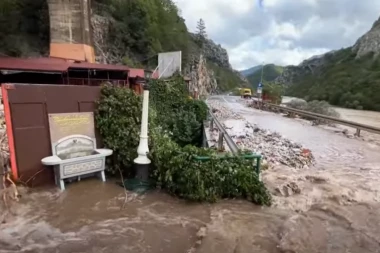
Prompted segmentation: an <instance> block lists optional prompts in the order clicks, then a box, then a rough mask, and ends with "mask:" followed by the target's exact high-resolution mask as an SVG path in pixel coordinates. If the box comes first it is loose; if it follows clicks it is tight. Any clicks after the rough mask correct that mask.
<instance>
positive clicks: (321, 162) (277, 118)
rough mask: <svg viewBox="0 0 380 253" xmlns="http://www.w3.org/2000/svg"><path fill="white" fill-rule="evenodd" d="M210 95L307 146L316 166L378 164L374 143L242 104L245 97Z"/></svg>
mask: <svg viewBox="0 0 380 253" xmlns="http://www.w3.org/2000/svg"><path fill="white" fill-rule="evenodd" d="M210 99H216V100H218V101H220V102H221V103H224V104H225V105H227V106H228V107H230V108H231V109H232V110H234V111H236V112H238V113H240V114H241V115H242V116H244V117H245V119H247V120H248V121H249V122H250V123H251V124H257V125H258V126H259V127H261V128H265V129H269V130H272V131H276V132H279V133H280V134H282V135H283V136H284V137H286V138H289V139H291V140H293V141H296V142H299V143H301V144H302V145H303V146H305V147H307V148H309V149H311V150H312V152H313V153H314V155H315V156H316V158H317V160H318V164H317V165H318V166H321V167H327V166H336V165H344V166H349V167H355V168H358V167H363V166H364V167H365V166H374V165H376V166H380V156H378V153H379V151H380V148H379V146H377V145H374V144H370V143H367V142H364V141H362V140H357V139H349V138H347V137H345V136H344V135H342V134H338V133H334V132H333V131H328V130H326V129H324V128H321V127H315V126H311V124H310V122H307V121H304V120H295V119H289V118H286V117H283V116H281V115H278V114H275V113H271V112H265V111H260V110H256V109H252V108H247V107H246V106H245V105H244V103H245V101H244V100H242V99H240V98H239V97H233V96H213V97H211V98H210Z"/></svg>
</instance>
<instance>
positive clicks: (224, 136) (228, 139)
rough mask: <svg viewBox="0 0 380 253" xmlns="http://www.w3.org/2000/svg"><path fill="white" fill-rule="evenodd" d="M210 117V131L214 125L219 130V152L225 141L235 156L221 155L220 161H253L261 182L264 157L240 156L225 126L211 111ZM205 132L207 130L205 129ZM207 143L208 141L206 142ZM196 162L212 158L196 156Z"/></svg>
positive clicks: (256, 155)
mask: <svg viewBox="0 0 380 253" xmlns="http://www.w3.org/2000/svg"><path fill="white" fill-rule="evenodd" d="M209 116H210V129H214V124H215V125H216V127H217V128H218V130H219V139H218V150H223V141H224V140H225V141H226V143H227V145H228V147H229V149H230V151H231V152H232V153H233V154H234V156H228V155H225V154H223V155H220V156H218V159H221V160H223V159H233V158H236V157H237V156H239V157H240V158H243V159H247V160H252V161H253V163H252V166H253V168H254V170H255V172H256V173H257V175H258V177H259V180H260V181H261V171H260V165H261V159H262V156H261V155H258V154H254V153H252V154H239V148H238V146H237V145H236V143H235V142H234V141H233V140H232V138H231V136H229V135H228V133H227V131H226V129H224V127H223V125H222V124H221V123H220V122H219V120H218V119H217V118H216V117H215V115H213V113H212V112H211V111H209ZM203 129H204V131H205V130H206V129H205V127H204V128H203ZM206 141H207V140H206ZM194 159H195V160H197V161H201V162H206V161H209V160H211V157H208V156H196V157H194Z"/></svg>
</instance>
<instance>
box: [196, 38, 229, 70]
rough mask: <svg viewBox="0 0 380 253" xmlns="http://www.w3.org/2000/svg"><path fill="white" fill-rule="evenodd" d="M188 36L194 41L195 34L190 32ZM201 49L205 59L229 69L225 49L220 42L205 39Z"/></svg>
mask: <svg viewBox="0 0 380 253" xmlns="http://www.w3.org/2000/svg"><path fill="white" fill-rule="evenodd" d="M190 36H191V37H192V39H193V40H194V41H195V40H196V39H197V38H196V35H195V34H193V33H190ZM202 51H203V52H202V53H203V55H204V56H205V57H206V59H208V60H210V61H212V62H214V63H216V64H217V65H218V66H220V67H225V68H230V69H231V64H230V62H229V57H228V53H227V50H226V49H224V48H223V47H222V46H221V45H220V44H216V43H215V42H214V41H212V40H210V39H206V40H205V42H204V45H203V50H202Z"/></svg>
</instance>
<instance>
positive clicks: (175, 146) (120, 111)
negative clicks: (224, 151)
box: [95, 82, 271, 205]
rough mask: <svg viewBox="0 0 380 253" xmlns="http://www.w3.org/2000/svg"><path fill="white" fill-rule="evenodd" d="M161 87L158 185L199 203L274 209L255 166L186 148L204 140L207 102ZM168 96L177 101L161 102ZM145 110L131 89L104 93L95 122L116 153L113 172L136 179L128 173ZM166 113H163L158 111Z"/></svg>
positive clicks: (152, 120)
mask: <svg viewBox="0 0 380 253" xmlns="http://www.w3.org/2000/svg"><path fill="white" fill-rule="evenodd" d="M156 84H157V83H156ZM159 85H162V86H163V87H164V89H162V88H163V87H160V86H157V87H152V89H153V90H154V89H157V91H158V90H160V89H161V92H156V93H155V92H153V93H152V97H151V98H152V101H154V102H152V103H151V105H152V108H150V113H149V137H150V140H149V144H150V145H149V149H150V153H149V157H150V159H151V160H152V165H153V171H152V174H151V176H152V178H153V179H154V180H155V181H156V183H157V186H158V187H161V188H163V189H165V190H167V191H168V192H169V193H171V194H173V195H175V196H178V197H181V198H185V199H189V200H194V201H216V200H218V199H220V198H245V199H248V200H250V201H252V202H254V203H257V204H263V205H270V203H271V196H270V194H269V192H268V191H267V189H266V188H265V185H264V184H263V183H262V182H260V181H259V179H258V176H257V174H256V173H255V171H254V169H253V167H252V161H249V160H243V159H242V158H237V157H233V158H231V159H228V160H225V159H223V160H222V159H218V157H217V155H218V153H217V152H216V151H214V150H212V149H205V148H199V147H196V146H194V145H186V144H189V143H190V144H195V143H196V142H198V138H199V139H201V135H198V134H199V133H200V132H199V131H200V130H201V122H202V121H203V120H204V119H205V118H206V117H207V110H208V108H207V106H205V104H204V102H202V101H194V100H188V99H187V97H186V96H185V95H184V93H183V94H182V96H181V95H180V94H181V93H179V92H178V90H180V89H181V88H179V89H177V88H178V87H176V86H175V85H176V83H172V84H171V85H170V83H160V82H159ZM165 93H171V94H173V97H169V98H170V99H166V100H159V99H160V98H165V97H166V96H165ZM175 94H177V95H175ZM179 97H180V98H181V99H179ZM159 101H160V102H159ZM141 105H142V101H141V98H140V97H139V96H137V95H136V94H135V93H134V92H133V91H131V90H129V89H125V88H117V87H110V86H104V87H103V88H102V95H101V100H100V101H99V106H98V111H97V113H96V117H95V119H96V126H97V128H98V129H99V131H100V134H101V136H102V138H103V141H104V144H105V146H106V147H108V148H111V149H113V150H114V155H113V160H112V163H111V168H110V169H109V172H111V173H113V174H116V173H117V172H118V169H121V170H122V171H123V172H124V174H126V175H127V176H133V173H132V171H131V170H129V168H131V165H132V164H133V159H134V158H136V157H137V146H138V144H139V131H140V117H141V109H142V108H141ZM163 108H165V110H164V111H159V110H161V109H163ZM195 156H209V157H211V160H209V161H206V162H201V161H197V160H195V159H194V157H195Z"/></svg>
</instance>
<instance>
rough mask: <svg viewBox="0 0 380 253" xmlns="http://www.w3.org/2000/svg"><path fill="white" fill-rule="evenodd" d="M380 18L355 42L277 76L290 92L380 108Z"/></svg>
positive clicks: (337, 103) (304, 96)
mask: <svg viewBox="0 0 380 253" xmlns="http://www.w3.org/2000/svg"><path fill="white" fill-rule="evenodd" d="M379 41H380V19H379V20H378V21H376V22H375V23H374V25H373V27H372V29H371V30H370V31H369V32H368V33H366V34H364V35H363V36H362V37H361V38H359V39H358V41H357V42H356V43H355V45H354V46H352V47H349V48H345V49H341V50H337V51H332V52H329V53H327V54H325V55H321V56H315V57H312V58H311V59H308V60H305V61H304V62H303V63H301V64H300V65H299V66H290V67H287V68H286V69H285V70H284V72H283V74H282V75H281V76H280V77H279V78H277V79H276V82H277V83H280V84H282V85H284V86H286V87H287V89H286V92H287V94H288V95H290V96H296V97H300V98H305V99H306V100H325V101H328V102H329V103H330V104H332V105H337V106H342V107H347V108H354V109H366V110H376V111H380V44H379Z"/></svg>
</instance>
